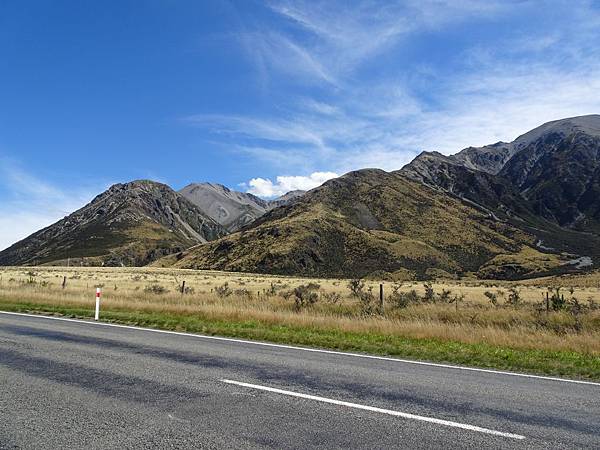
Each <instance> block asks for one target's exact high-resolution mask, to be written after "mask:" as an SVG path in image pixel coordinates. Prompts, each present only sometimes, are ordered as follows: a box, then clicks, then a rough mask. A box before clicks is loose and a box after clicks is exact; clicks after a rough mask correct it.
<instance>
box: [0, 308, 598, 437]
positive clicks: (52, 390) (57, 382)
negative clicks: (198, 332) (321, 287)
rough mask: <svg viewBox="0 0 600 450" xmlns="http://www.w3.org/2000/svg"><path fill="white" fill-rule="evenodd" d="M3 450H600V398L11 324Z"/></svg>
mask: <svg viewBox="0 0 600 450" xmlns="http://www.w3.org/2000/svg"><path fill="white" fill-rule="evenodd" d="M0 448H2V449H7V448H9V449H11V448H32V449H40V448H52V449H57V448H86V449H94V448H119V449H122V448H226V449H230V448H275V449H284V448H298V449H308V448H323V449H334V448H344V449H348V448H365V449H382V448H411V449H414V448H445V449H449V448H474V449H481V448H510V449H514V448H517V449H518V448H548V449H559V448H560V449H562V448H600V384H595V383H573V382H569V381H563V380H559V379H551V378H544V377H527V376H520V375H517V374H507V373H497V372H493V371H480V370H470V369H468V368H454V367H448V366H443V365H434V364H433V365H426V364H419V363H412V362H408V361H400V360H393V359H391V358H372V357H371V358H370V357H362V356H356V355H349V354H343V353H336V352H322V351H311V350H306V349H299V348H294V347H287V346H276V345H264V344H260V343H251V342H244V341H236V340H231V339H220V338H210V337H202V336H191V335H185V334H176V333H168V332H167V333H165V332H156V331H150V330H142V329H134V328H127V327H118V326H108V325H102V324H95V323H90V322H81V321H71V320H56V319H49V318H43V317H29V316H23V315H14V314H6V313H0Z"/></svg>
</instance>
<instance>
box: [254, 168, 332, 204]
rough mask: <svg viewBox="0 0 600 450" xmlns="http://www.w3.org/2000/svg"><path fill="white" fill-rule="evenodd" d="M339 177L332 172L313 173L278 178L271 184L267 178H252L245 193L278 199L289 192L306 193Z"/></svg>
mask: <svg viewBox="0 0 600 450" xmlns="http://www.w3.org/2000/svg"><path fill="white" fill-rule="evenodd" d="M338 176H339V175H338V174H336V173H334V172H314V173H311V174H310V175H308V176H278V177H277V179H276V181H275V182H273V181H271V180H270V179H268V178H253V179H251V180H250V181H249V182H248V189H247V191H248V192H249V193H251V194H254V195H257V196H259V197H265V198H273V197H279V196H281V195H283V194H286V193H288V192H290V191H297V190H301V191H308V190H310V189H312V188H315V187H317V186H320V185H321V184H323V183H324V182H326V181H327V180H330V179H332V178H336V177H338Z"/></svg>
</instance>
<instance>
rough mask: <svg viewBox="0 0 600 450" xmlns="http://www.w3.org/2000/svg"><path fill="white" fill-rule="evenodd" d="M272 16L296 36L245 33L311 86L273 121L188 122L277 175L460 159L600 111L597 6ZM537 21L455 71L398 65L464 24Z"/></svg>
mask: <svg viewBox="0 0 600 450" xmlns="http://www.w3.org/2000/svg"><path fill="white" fill-rule="evenodd" d="M270 8H271V10H272V11H274V12H275V14H276V15H278V16H280V17H281V18H283V19H284V21H283V23H284V26H277V27H276V29H271V28H270V26H266V27H264V29H261V30H260V31H258V32H256V33H253V34H252V36H251V37H250V38H249V37H248V35H247V34H246V35H245V37H246V38H249V39H250V41H248V42H251V41H253V42H255V43H256V44H257V45H249V47H251V48H255V49H256V48H259V49H262V50H261V52H260V55H259V57H258V58H257V59H256V61H257V64H258V65H262V67H263V68H264V69H265V70H266V71H267V72H268V73H269V74H268V75H267V76H271V77H276V76H278V75H283V78H284V79H285V82H286V83H293V82H296V83H298V84H301V85H303V86H309V88H307V89H298V90H286V92H285V94H286V95H285V98H283V99H282V98H278V99H277V100H273V108H272V109H271V111H270V112H268V113H265V114H262V115H261V114H253V115H252V116H243V115H239V114H237V115H236V114H234V115H221V116H214V115H211V116H207V115H198V116H194V117H190V118H188V119H187V120H188V121H189V122H190V123H193V124H194V125H196V126H200V127H203V128H206V129H207V130H208V131H210V132H212V133H215V134H217V135H219V136H221V137H222V139H223V144H224V145H229V146H230V145H231V144H232V143H233V144H234V148H235V151H237V152H245V153H247V154H251V155H252V156H253V157H254V158H257V159H258V160H260V161H261V162H264V163H265V170H267V169H268V168H275V169H276V173H278V172H279V173H281V170H282V168H283V169H285V172H286V173H290V172H291V173H294V172H296V173H310V172H316V171H331V172H335V173H344V172H346V171H349V170H354V169H359V168H363V167H379V168H383V169H386V170H396V169H399V168H401V167H402V166H403V165H404V164H406V163H408V162H409V161H410V160H411V159H412V158H414V156H416V155H417V154H418V153H419V152H420V151H422V150H437V151H441V152H443V153H446V154H449V153H454V152H457V151H459V150H461V149H462V148H465V147H467V146H471V145H485V144H489V143H493V142H497V141H499V140H504V141H510V140H513V139H515V138H516V137H517V136H518V135H520V134H522V133H524V132H526V131H528V130H530V129H532V128H534V127H536V126H538V125H541V124H542V123H543V122H546V121H550V120H555V119H559V118H564V117H570V116H576V115H583V114H590V113H598V112H600V96H598V95H597V93H598V92H599V89H600V45H598V42H600V26H598V25H600V12H599V11H600V9H599V8H597V7H594V5H593V3H592V2H590V1H588V0H580V1H566V0H565V1H562V0H557V1H556V2H554V3H553V8H552V9H548V8H547V6H544V5H542V4H541V3H540V2H538V1H536V0H515V1H490V2H480V1H476V0H447V1H446V0H408V1H401V2H388V1H382V2H378V1H359V2H355V3H354V4H353V7H352V8H349V7H347V4H343V3H336V2H325V3H323V2H316V1H315V2H313V1H280V2H271V3H270ZM545 12H547V13H548V15H547V16H546V18H545V19H544V18H543V17H542V16H543V14H541V13H545ZM527 14H529V15H531V16H535V17H536V20H538V22H539V21H542V20H546V21H547V22H548V24H547V26H544V25H539V24H537V23H536V24H535V26H521V27H520V28H519V30H518V31H515V32H514V33H508V32H507V33H504V34H503V37H502V41H501V42H499V41H494V40H489V39H488V40H473V41H472V42H470V43H469V42H467V43H466V44H465V45H464V48H463V49H462V52H460V53H457V54H454V55H452V56H451V57H448V58H447V59H446V60H445V61H444V62H445V63H446V62H448V63H451V64H453V66H452V67H451V68H450V69H448V68H447V67H443V65H440V64H439V63H438V62H436V61H435V60H431V61H429V60H428V59H427V58H422V61H421V62H419V64H416V65H411V66H410V67H404V66H403V65H402V64H401V63H397V61H396V59H398V58H401V57H402V54H403V49H404V48H409V47H410V45H411V43H412V42H413V41H411V39H412V38H413V37H415V36H417V35H419V34H422V33H429V34H435V33H440V36H441V35H443V33H444V32H446V31H447V29H448V28H451V27H452V26H454V25H457V24H461V23H463V22H466V21H478V22H477V26H479V27H482V26H485V25H486V23H484V22H482V21H489V23H494V24H495V25H497V26H500V27H505V26H506V21H507V22H508V23H512V22H513V21H514V22H518V21H519V19H521V18H522V17H523V16H525V15H527ZM557 16H561V17H562V18H563V20H561V21H560V23H557V22H556V21H555V20H554V18H555V17H557ZM502 20H505V22H494V21H502ZM271 25H272V24H271ZM271 41H272V42H271ZM265 42H266V44H265ZM440 45H443V43H440ZM388 63H396V64H395V65H394V64H391V66H392V67H391V68H390V67H388V66H390V64H388ZM370 68H375V69H376V70H371V71H370V72H369V69H370ZM365 71H367V72H368V73H367V74H366V75H365V73H364V72H365ZM319 83H321V84H322V86H320V88H315V85H318V84H319ZM271 173H272V172H271ZM257 180H263V181H264V183H263V184H262V185H261V186H258V185H257V187H255V189H257V192H258V190H260V189H263V188H262V186H266V187H265V188H264V191H261V192H273V190H270V189H271V186H277V185H278V182H277V181H276V182H274V183H270V182H269V181H268V180H267V179H266V178H257ZM259 183H262V181H260V182H259ZM273 189H275V188H273Z"/></svg>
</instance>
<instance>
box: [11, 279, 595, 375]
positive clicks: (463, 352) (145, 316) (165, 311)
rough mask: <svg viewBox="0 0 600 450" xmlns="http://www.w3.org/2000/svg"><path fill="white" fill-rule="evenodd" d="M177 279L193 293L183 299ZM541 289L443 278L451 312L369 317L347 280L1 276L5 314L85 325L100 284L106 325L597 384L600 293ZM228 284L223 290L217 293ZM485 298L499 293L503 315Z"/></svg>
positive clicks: (441, 306)
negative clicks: (302, 291) (307, 301)
mask: <svg viewBox="0 0 600 450" xmlns="http://www.w3.org/2000/svg"><path fill="white" fill-rule="evenodd" d="M64 276H66V277H67V282H66V286H65V288H63V287H62V282H63V277H64ZM184 280H185V282H186V287H187V288H188V289H189V290H188V293H186V294H181V293H180V288H181V284H182V282H183V281H184ZM545 281H547V282H544V283H542V284H539V285H536V284H534V283H530V284H521V285H519V286H518V290H519V293H520V295H521V297H522V302H521V304H519V305H518V306H508V305H506V304H505V303H506V296H507V293H508V290H509V289H510V288H511V287H513V286H514V283H507V282H505V283H499V282H475V281H455V282H454V281H453V282H449V281H444V282H440V283H434V284H433V288H434V290H435V291H436V292H438V293H439V292H441V291H442V290H444V289H447V290H451V291H452V292H453V294H456V295H459V294H460V295H464V299H463V300H462V301H460V302H459V305H458V308H457V307H456V305H455V304H449V303H440V302H437V303H419V304H411V305H410V306H408V307H405V308H394V307H393V305H392V304H387V305H386V309H385V313H384V314H383V315H381V314H377V315H370V316H364V315H363V314H361V307H360V304H359V302H358V300H356V299H354V298H352V297H351V296H350V291H349V290H348V288H347V283H348V281H347V280H333V279H328V280H325V279H323V280H315V279H311V280H307V279H302V278H294V277H278V276H263V275H255V274H238V273H224V272H206V271H186V270H173V269H158V268H142V269H131V268H117V269H113V268H110V269H109V268H45V267H44V268H4V269H2V270H0V309H4V310H12V311H33V312H46V313H55V314H62V315H69V316H74V317H92V315H93V306H94V292H95V287H96V286H102V289H103V300H102V313H101V316H102V319H103V320H113V321H117V322H123V323H133V324H138V325H143V326H152V327H159V328H167V329H178V330H187V331H190V332H203V333H212V334H222V335H227V336H237V337H247V338H253V339H264V340H270V341H276V342H286V343H294V344H301V345H316V346H321V347H330V348H340V349H345V350H354V351H367V352H373V353H379V354H391V355H397V356H403V357H413V358H419V359H428V360H435V361H446V362H453V363H462V364H470V365H478V366H483V367H497V368H504V369H512V370H526V371H532V372H539V373H551V374H558V375H569V376H574V377H586V378H594V379H600V310H599V309H595V308H593V307H590V305H592V306H593V305H594V304H595V303H600V290H599V289H598V288H597V287H596V286H597V285H596V286H592V283H585V284H584V285H583V286H582V287H574V288H573V294H572V295H573V296H574V297H576V298H578V299H579V301H580V303H581V304H582V305H583V310H582V311H581V312H579V313H577V314H574V313H573V312H571V311H568V310H563V311H551V312H549V313H547V312H546V311H545V309H542V308H541V306H542V294H543V293H545V291H546V288H544V287H543V286H544V285H552V282H553V281H556V280H551V279H547V280H545ZM225 283H227V287H228V289H226V290H223V289H217V288H220V287H222V286H223V285H224V284H225ZM308 283H316V284H318V285H319V287H318V292H319V300H318V301H317V302H316V303H315V304H313V305H310V306H309V307H306V308H303V309H302V310H301V311H299V312H298V311H297V310H296V308H295V305H294V300H293V298H291V297H290V296H286V295H285V293H286V292H288V291H290V290H291V289H293V288H295V287H298V286H300V285H306V284H308ZM369 284H370V285H371V286H373V287H378V284H379V283H377V282H367V285H369ZM554 285H557V283H555V284H554ZM149 286H159V287H161V289H147V288H148V287H149ZM412 289H414V290H416V291H417V292H418V294H419V295H423V293H424V288H423V285H422V284H417V283H412V284H411V283H405V284H404V285H403V286H402V288H401V291H404V292H407V291H409V290H412ZM218 291H219V292H221V294H218ZM486 291H494V292H498V291H501V292H504V295H503V296H502V295H500V296H499V301H498V303H499V306H493V305H492V304H491V303H490V301H489V299H488V298H487V297H486V296H485V295H484V293H485V292H486ZM223 292H226V293H229V295H226V296H224V294H223ZM333 292H337V293H339V297H340V298H339V299H338V300H337V301H336V302H335V303H331V302H328V301H327V300H326V297H327V295H325V294H327V293H333ZM386 292H387V293H389V292H390V289H389V286H386ZM565 294H566V295H568V296H571V294H570V292H567V291H565Z"/></svg>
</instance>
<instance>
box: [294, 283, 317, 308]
mask: <svg viewBox="0 0 600 450" xmlns="http://www.w3.org/2000/svg"><path fill="white" fill-rule="evenodd" d="M317 300H319V294H318V293H317V292H316V290H315V289H314V283H309V284H307V285H300V286H298V287H297V288H295V289H294V307H295V309H296V311H300V310H302V309H303V308H306V307H307V306H310V305H314V304H315V303H317Z"/></svg>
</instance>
